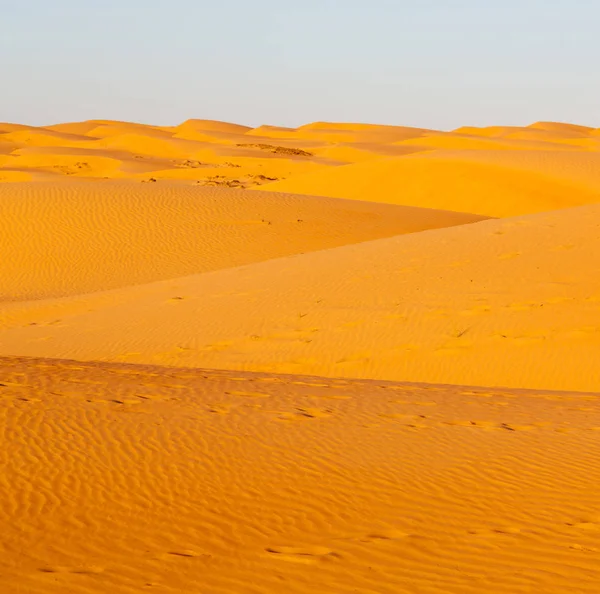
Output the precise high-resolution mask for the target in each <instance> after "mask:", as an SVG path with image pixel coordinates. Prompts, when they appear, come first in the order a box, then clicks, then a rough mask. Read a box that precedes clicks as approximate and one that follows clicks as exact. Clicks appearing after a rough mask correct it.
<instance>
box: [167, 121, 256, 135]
mask: <svg viewBox="0 0 600 594" xmlns="http://www.w3.org/2000/svg"><path fill="white" fill-rule="evenodd" d="M251 130H252V128H251V127H250V126H241V125H239V124H231V123H229V122H218V121H215V120H193V119H192V120H186V121H185V122H183V123H182V124H179V126H175V127H174V128H172V131H173V132H177V133H182V132H183V133H185V132H192V131H193V132H198V131H202V132H225V133H228V134H245V133H246V132H250V131H251Z"/></svg>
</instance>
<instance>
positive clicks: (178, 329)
mask: <svg viewBox="0 0 600 594" xmlns="http://www.w3.org/2000/svg"><path fill="white" fill-rule="evenodd" d="M599 150H600V130H598V129H594V128H590V127H586V126H579V125H572V124H563V123H555V122H537V123H534V124H532V125H530V126H524V127H510V126H493V127H487V128H474V127H464V128H460V129H458V130H455V131H453V132H442V131H436V130H429V129H423V128H409V127H402V126H382V125H369V124H353V123H336V122H315V123H313V124H308V125H305V126H300V127H299V128H283V127H277V126H269V125H264V126H260V127H258V128H249V127H247V126H242V125H237V124H231V123H227V122H218V121H212V120H199V119H191V120H187V121H185V122H183V123H181V124H179V125H174V126H155V125H149V124H142V123H129V122H119V121H111V120H90V121H86V122H72V123H65V124H57V125H51V126H46V127H35V126H23V125H19V124H0V182H6V183H0V421H1V426H2V428H3V430H2V431H0V499H1V501H2V506H0V521H1V525H2V530H1V531H0V551H1V555H0V592H7V593H8V592H10V593H13V592H14V593H21V592H22V593H23V594H24V593H27V594H52V593H56V594H59V593H60V594H62V593H64V592H69V593H71V592H72V593H74V594H75V593H77V594H96V593H97V594H103V593H106V592H111V593H125V594H126V593H129V592H131V593H132V594H133V593H134V592H135V593H138V592H142V591H153V592H160V593H161V594H163V593H164V594H171V593H172V594H179V593H182V592H190V593H191V592H200V591H202V592H205V591H206V592H211V593H215V594H231V593H235V594H238V593H240V594H244V593H246V594H259V593H260V594H280V593H281V592H286V593H290V594H305V593H306V592H315V593H323V594H324V593H328V594H330V593H331V594H332V593H334V592H335V593H336V594H337V593H339V594H351V593H360V594H363V593H364V594H366V593H371V594H375V593H376V594H400V593H406V594H409V593H410V594H413V593H416V592H419V593H421V594H469V593H470V594H480V593H482V592H490V593H498V594H508V593H509V592H510V594H520V593H522V594H525V593H531V592H540V593H544V594H559V593H560V594H562V593H563V592H567V591H572V592H582V593H589V594H595V593H596V592H597V591H598V584H599V583H600V546H599V545H598V534H599V533H600V532H599V531H600V517H599V516H598V501H599V500H600V489H599V487H598V485H599V484H600V465H599V464H598V460H599V455H600V451H598V450H599V445H598V439H597V434H598V430H600V408H599V407H600V392H599V391H600V367H599V366H598V361H597V360H598V353H600V173H599V172H600V160H599V159H600V157H599V154H600V153H599ZM259 185H260V186H262V187H261V188H257V186H259ZM215 186H216V187H215ZM249 188H252V189H255V190H256V191H248V189H249ZM261 190H267V191H261ZM422 207H427V208H422ZM472 213H477V214H472ZM490 217H503V218H494V219H490ZM407 382H410V383H407ZM556 390H562V392H557V391H556Z"/></svg>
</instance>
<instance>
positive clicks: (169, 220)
mask: <svg viewBox="0 0 600 594" xmlns="http://www.w3.org/2000/svg"><path fill="white" fill-rule="evenodd" d="M479 219H480V217H477V216H470V215H461V214H456V213H444V212H437V211H429V210H424V209H414V208H399V207H394V206H390V205H384V204H372V203H360V202H349V201H344V200H336V199H328V198H313V197H306V196H290V195H285V194H282V195H279V194H273V193H264V194H260V193H258V194H255V193H244V192H243V191H240V190H228V189H213V188H201V187H195V188H189V187H180V186H174V185H168V184H133V183H124V184H123V183H121V184H115V183H102V184H84V185H81V184H68V185H60V184H35V185H32V184H19V185H14V184H13V185H10V186H0V260H2V262H3V264H2V267H1V268H0V287H1V288H0V299H4V300H6V299H10V300H16V299H26V298H35V299H39V298H41V297H49V296H57V295H75V294H78V293H87V292H92V291H99V290H104V289H109V288H115V287H123V286H128V285H133V284H141V283H148V282H151V281H156V280H161V279H169V278H174V277H179V276H184V275H190V274H194V273H198V272H204V271H207V270H216V269H219V268H228V267H232V266H239V265H242V264H249V263H252V262H256V261H260V260H267V259H269V258H277V257H281V256H287V255H291V254H297V253H300V252H305V251H312V250H319V249H324V248H330V247H334V246H339V245H344V244H348V243H356V242H361V241H366V240H370V239H375V238H380V237H389V236H391V235H396V234H398V233H407V232H414V231H420V230H422V229H430V228H437V227H443V226H447V225H458V224H462V223H467V222H471V221H475V220H479ZM15 246H19V249H18V250H17V251H15V250H14V247H15Z"/></svg>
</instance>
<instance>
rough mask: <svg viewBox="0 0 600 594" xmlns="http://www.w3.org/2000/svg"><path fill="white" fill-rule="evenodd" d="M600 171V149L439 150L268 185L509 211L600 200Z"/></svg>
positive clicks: (301, 191)
mask: <svg viewBox="0 0 600 594" xmlns="http://www.w3.org/2000/svg"><path fill="white" fill-rule="evenodd" d="M482 152H483V153H484V154H483V155H481V153H482ZM599 171H600V153H587V152H585V153H583V154H580V153H579V152H573V151H569V152H564V151H561V152H558V151H555V152H553V153H548V152H547V151H544V152H543V153H541V154H540V151H535V152H533V153H532V152H530V151H527V152H525V151H510V152H509V151H497V152H496V151H487V150H486V151H476V150H465V151H460V150H454V151H444V150H438V151H434V152H433V153H429V152H428V153H419V154H411V155H406V156H402V157H390V158H380V159H377V160H368V161H365V162H360V163H356V164H353V165H346V166H344V167H335V168H327V169H326V170H321V171H316V172H314V173H308V174H305V175H302V176H296V177H293V178H291V179H288V180H285V181H278V182H274V183H272V184H267V185H266V186H264V188H262V189H264V190H268V191H273V192H294V193H297V194H314V195H321V196H336V197H338V198H352V199H355V200H372V201H374V202H388V203H391V204H405V205H411V206H422V207H426V208H443V209H446V210H457V211H463V212H475V213H479V214H481V215H487V216H492V217H505V216H514V215H519V214H527V213H533V212H542V211H546V210H553V209H558V208H567V207H569V206H577V205H581V204H590V203H595V202H599V201H600V174H599V173H598V172H599Z"/></svg>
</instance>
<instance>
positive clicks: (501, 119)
mask: <svg viewBox="0 0 600 594" xmlns="http://www.w3.org/2000/svg"><path fill="white" fill-rule="evenodd" d="M599 23H600V0H410V1H405V0H364V1H363V0H300V1H298V0H210V1H205V0H170V1H163V0H102V2H93V1H92V0H10V1H9V0H0V82H1V87H0V121H3V120H4V121H16V122H20V123H29V124H38V125H39V124H50V123H56V122H62V121H75V120H83V119H91V118H106V119H123V120H133V121H140V122H146V123H155V124H164V125H166V124H176V123H179V122H181V121H183V120H185V119H187V118H191V117H197V118H209V119H221V120H227V121H234V122H238V123H244V124H248V125H252V126H255V125H259V124H262V123H269V124H278V125H289V126H296V125H300V124H302V123H307V122H310V121H315V120H336V121H355V122H356V121H359V122H376V123H388V124H403V125H413V126H425V127H437V128H442V129H450V128H454V127H457V126H460V125H486V124H528V123H531V122H533V121H536V120H557V121H572V122H575V123H582V124H587V125H594V126H600V68H599V65H598V64H599V62H600V25H599Z"/></svg>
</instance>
